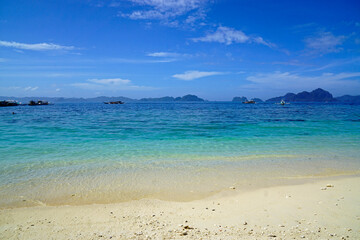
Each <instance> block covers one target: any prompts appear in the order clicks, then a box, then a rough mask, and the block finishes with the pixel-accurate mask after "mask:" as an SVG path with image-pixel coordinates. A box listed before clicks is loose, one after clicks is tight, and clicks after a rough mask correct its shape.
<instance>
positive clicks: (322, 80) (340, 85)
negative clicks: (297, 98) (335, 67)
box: [243, 71, 360, 92]
mask: <svg viewBox="0 0 360 240" xmlns="http://www.w3.org/2000/svg"><path fill="white" fill-rule="evenodd" d="M246 80H247V81H249V82H250V83H249V84H247V85H244V86H243V87H244V88H247V89H253V90H264V89H266V90H267V91H269V92H270V91H274V90H281V91H284V92H288V91H289V90H291V91H303V90H304V89H308V90H311V89H315V88H318V87H321V88H325V89H329V90H334V89H335V90H336V89H342V90H348V91H349V92H352V91H353V89H360V72H350V73H322V74H320V75H311V76H304V75H300V74H296V73H290V72H278V71H276V72H272V73H259V74H256V75H254V76H249V77H247V78H246Z"/></svg>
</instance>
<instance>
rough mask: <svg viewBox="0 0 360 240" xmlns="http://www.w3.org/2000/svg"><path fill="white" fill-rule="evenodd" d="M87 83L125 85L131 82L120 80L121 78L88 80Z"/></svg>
mask: <svg viewBox="0 0 360 240" xmlns="http://www.w3.org/2000/svg"><path fill="white" fill-rule="evenodd" d="M88 81H89V82H93V83H98V84H103V85H125V84H129V83H130V82H131V81H130V80H128V79H121V78H107V79H89V80H88Z"/></svg>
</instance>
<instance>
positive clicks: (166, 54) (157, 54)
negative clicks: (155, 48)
mask: <svg viewBox="0 0 360 240" xmlns="http://www.w3.org/2000/svg"><path fill="white" fill-rule="evenodd" d="M147 56H149V57H179V56H182V54H179V53H174V52H153V53H148V54H147Z"/></svg>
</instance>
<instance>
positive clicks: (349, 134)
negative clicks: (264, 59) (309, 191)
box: [0, 102, 360, 206]
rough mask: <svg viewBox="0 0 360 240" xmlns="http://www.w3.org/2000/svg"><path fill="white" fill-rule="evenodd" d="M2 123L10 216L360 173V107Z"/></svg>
mask: <svg viewBox="0 0 360 240" xmlns="http://www.w3.org/2000/svg"><path fill="white" fill-rule="evenodd" d="M12 112H16V114H15V115H12V114H11V113H12ZM0 119H1V126H0V164H1V168H0V206H28V205H36V204H83V203H107V202H119V201H128V200H132V199H140V198H144V197H150V198H160V199H167V200H180V201H182V200H192V199H197V198H201V197H205V196H208V195H210V194H213V193H216V192H218V191H221V190H224V189H228V187H229V186H237V187H239V188H241V187H243V188H246V187H254V186H265V185H271V184H283V183H286V182H289V181H290V180H291V181H296V180H298V179H304V178H308V177H322V176H332V175H348V174H358V173H359V170H360V106H358V105H342V104H290V105H286V106H280V105H275V104H256V105H245V104H241V103H211V102H210V103H128V104H124V105H105V104H102V103H92V104H91V103H86V104H85V103H84V104H55V105H51V106H19V107H12V108H0ZM289 179H290V180H289ZM24 200H25V201H24Z"/></svg>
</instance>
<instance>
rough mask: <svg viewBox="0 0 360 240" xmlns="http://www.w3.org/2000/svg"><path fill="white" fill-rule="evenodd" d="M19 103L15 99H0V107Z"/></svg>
mask: <svg viewBox="0 0 360 240" xmlns="http://www.w3.org/2000/svg"><path fill="white" fill-rule="evenodd" d="M19 105H20V103H19V102H17V101H15V100H4V101H0V107H12V106H19Z"/></svg>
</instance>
